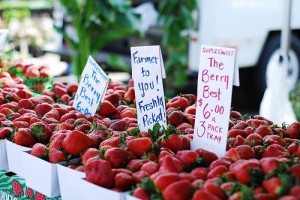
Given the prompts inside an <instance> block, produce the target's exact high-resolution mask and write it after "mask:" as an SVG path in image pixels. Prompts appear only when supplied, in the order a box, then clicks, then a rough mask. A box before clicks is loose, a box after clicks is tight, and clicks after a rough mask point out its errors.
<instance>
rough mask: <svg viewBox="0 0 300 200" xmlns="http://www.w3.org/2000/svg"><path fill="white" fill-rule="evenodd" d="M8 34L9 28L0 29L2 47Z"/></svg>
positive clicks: (0, 44) (0, 45) (0, 47)
mask: <svg viewBox="0 0 300 200" xmlns="http://www.w3.org/2000/svg"><path fill="white" fill-rule="evenodd" d="M7 35H8V29H0V49H2V48H3V46H4V44H5V42H6V39H7Z"/></svg>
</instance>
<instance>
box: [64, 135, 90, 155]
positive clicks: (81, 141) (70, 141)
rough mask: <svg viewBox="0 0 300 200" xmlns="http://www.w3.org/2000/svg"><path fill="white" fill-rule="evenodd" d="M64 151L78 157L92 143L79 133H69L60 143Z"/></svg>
mask: <svg viewBox="0 0 300 200" xmlns="http://www.w3.org/2000/svg"><path fill="white" fill-rule="evenodd" d="M62 144H63V147H64V149H65V150H66V151H67V152H68V153H70V154H73V155H79V154H80V153H83V152H84V151H85V150H86V149H88V148H89V147H91V146H92V144H93V141H92V139H91V138H89V137H88V136H87V135H85V134H84V133H83V132H81V131H76V130H74V131H71V132H70V133H69V134H68V135H67V137H66V138H65V139H64V140H63V142H62Z"/></svg>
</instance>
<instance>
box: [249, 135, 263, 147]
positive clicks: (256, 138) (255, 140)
mask: <svg viewBox="0 0 300 200" xmlns="http://www.w3.org/2000/svg"><path fill="white" fill-rule="evenodd" d="M262 142H263V138H262V137H261V136H260V135H259V134H257V133H252V134H250V135H248V136H247V137H246V140H245V144H247V145H249V146H252V147H253V146H256V145H260V144H262Z"/></svg>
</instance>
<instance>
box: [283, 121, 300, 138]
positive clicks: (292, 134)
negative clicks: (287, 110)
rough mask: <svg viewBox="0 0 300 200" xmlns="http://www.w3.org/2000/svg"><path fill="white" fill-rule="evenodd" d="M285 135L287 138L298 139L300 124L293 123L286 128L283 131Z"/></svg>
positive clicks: (299, 136)
mask: <svg viewBox="0 0 300 200" xmlns="http://www.w3.org/2000/svg"><path fill="white" fill-rule="evenodd" d="M285 134H286V135H287V136H288V137H289V138H298V139H299V138H300V122H294V123H292V124H291V125H289V126H288V128H287V129H286V131H285Z"/></svg>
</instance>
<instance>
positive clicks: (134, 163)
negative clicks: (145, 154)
mask: <svg viewBox="0 0 300 200" xmlns="http://www.w3.org/2000/svg"><path fill="white" fill-rule="evenodd" d="M146 162H149V161H148V160H143V159H133V160H131V161H130V162H129V163H128V165H127V168H128V169H129V170H131V171H133V172H136V171H139V170H140V169H141V167H142V165H143V164H144V163H146Z"/></svg>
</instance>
